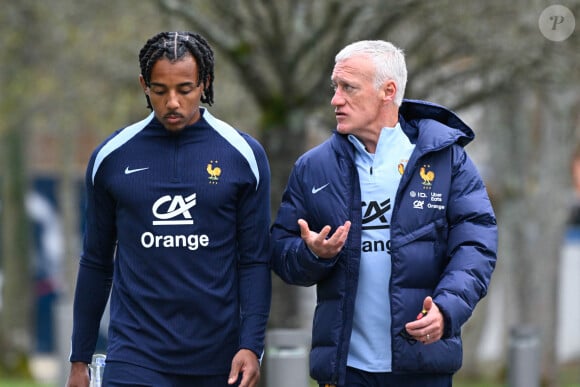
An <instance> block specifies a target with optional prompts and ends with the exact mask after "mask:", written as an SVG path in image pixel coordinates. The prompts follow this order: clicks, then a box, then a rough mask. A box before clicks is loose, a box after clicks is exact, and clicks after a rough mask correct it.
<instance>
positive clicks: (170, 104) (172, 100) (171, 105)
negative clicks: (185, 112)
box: [165, 92, 179, 109]
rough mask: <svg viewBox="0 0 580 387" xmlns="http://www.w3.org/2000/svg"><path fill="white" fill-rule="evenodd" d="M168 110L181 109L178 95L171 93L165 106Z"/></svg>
mask: <svg viewBox="0 0 580 387" xmlns="http://www.w3.org/2000/svg"><path fill="white" fill-rule="evenodd" d="M165 105H166V106H167V108H168V109H176V108H178V107H179V98H178V95H177V93H175V92H170V93H169V94H168V97H167V102H166V104H165Z"/></svg>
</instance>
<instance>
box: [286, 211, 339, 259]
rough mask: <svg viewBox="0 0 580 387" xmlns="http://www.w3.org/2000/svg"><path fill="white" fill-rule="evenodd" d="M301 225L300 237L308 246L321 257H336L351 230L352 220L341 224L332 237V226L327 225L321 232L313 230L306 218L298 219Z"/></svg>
mask: <svg viewBox="0 0 580 387" xmlns="http://www.w3.org/2000/svg"><path fill="white" fill-rule="evenodd" d="M298 225H299V226H300V237H301V238H302V240H304V242H305V243H306V246H308V248H309V249H310V250H311V251H312V252H313V253H314V254H316V255H317V256H318V257H319V258H326V259H328V258H333V257H335V256H336V255H337V254H338V253H339V252H340V250H341V249H342V247H343V246H344V243H345V242H346V237H347V236H348V231H349V230H350V221H349V220H347V221H346V222H344V224H343V225H342V226H339V227H338V228H337V229H336V231H335V232H334V234H332V236H331V237H328V234H330V226H328V225H326V226H324V227H323V228H322V230H320V232H319V233H317V232H314V231H311V230H310V228H309V227H308V222H306V221H305V220H304V219H298Z"/></svg>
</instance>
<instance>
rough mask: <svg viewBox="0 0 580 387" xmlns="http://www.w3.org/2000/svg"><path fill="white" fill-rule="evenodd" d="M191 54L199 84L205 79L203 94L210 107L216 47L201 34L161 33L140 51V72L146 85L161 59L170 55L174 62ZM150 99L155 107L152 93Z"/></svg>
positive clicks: (204, 101) (202, 99)
mask: <svg viewBox="0 0 580 387" xmlns="http://www.w3.org/2000/svg"><path fill="white" fill-rule="evenodd" d="M188 54H190V55H191V56H193V58H194V59H195V62H196V63H197V67H198V80H197V86H199V85H200V84H201V83H202V81H204V82H205V86H204V87H205V88H204V89H203V93H202V95H201V102H203V103H207V104H208V105H210V106H211V104H212V103H213V80H214V73H213V66H214V58H213V50H212V49H211V47H210V46H209V44H208V42H207V41H206V40H205V38H204V37H202V36H201V35H199V34H196V33H194V32H160V33H158V34H157V35H155V36H154V37H152V38H151V39H149V40H148V41H147V43H145V46H143V48H142V49H141V51H140V52H139V65H140V67H141V75H142V76H143V79H144V80H145V84H146V85H147V86H150V85H151V69H152V68H153V65H154V64H155V63H156V62H157V61H158V60H159V59H161V58H164V57H165V58H167V59H169V60H170V61H171V62H175V61H177V60H179V59H182V58H183V57H185V56H186V55H188ZM145 98H147V107H148V108H149V109H151V110H153V108H152V106H151V101H150V100H149V96H148V95H145Z"/></svg>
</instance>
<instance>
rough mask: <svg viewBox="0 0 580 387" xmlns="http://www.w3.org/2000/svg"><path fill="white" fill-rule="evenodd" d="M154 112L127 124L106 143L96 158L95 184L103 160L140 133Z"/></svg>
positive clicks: (94, 168) (93, 178)
mask: <svg viewBox="0 0 580 387" xmlns="http://www.w3.org/2000/svg"><path fill="white" fill-rule="evenodd" d="M153 115H154V113H153V112H152V113H151V114H149V115H148V116H147V118H145V119H144V120H142V121H139V122H136V123H134V124H132V125H130V126H127V127H126V128H125V129H123V130H121V132H119V134H117V135H116V136H115V137H113V138H112V139H111V140H110V141H109V142H108V143H106V144H105V146H103V147H102V148H101V150H99V153H97V157H96V158H95V164H94V165H93V174H92V181H93V184H95V175H96V174H97V171H98V170H99V166H100V165H101V163H102V162H103V160H104V159H105V158H106V157H107V156H108V155H110V154H111V153H112V152H113V151H115V149H118V148H120V147H121V146H122V145H123V144H125V143H126V142H127V141H129V140H130V139H132V138H133V137H134V136H135V135H136V134H137V133H139V132H140V131H141V130H142V129H143V128H144V127H146V126H147V124H149V123H150V122H151V120H152V119H153Z"/></svg>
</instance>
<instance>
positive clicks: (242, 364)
mask: <svg viewBox="0 0 580 387" xmlns="http://www.w3.org/2000/svg"><path fill="white" fill-rule="evenodd" d="M240 374H241V375H242V381H241V382H240V387H255V386H257V385H258V381H259V380H260V363H259V362H258V358H257V357H256V354H255V353H254V352H252V351H250V350H249V349H240V350H239V351H238V353H236V356H234V358H233V360H232V368H231V370H230V376H229V378H228V384H234V383H235V382H236V381H237V380H238V378H239V376H240Z"/></svg>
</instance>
